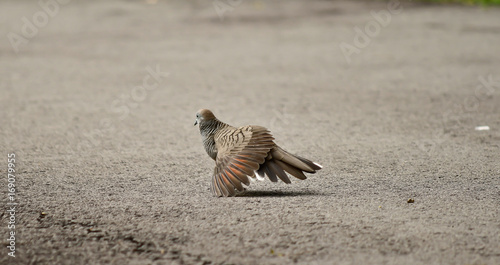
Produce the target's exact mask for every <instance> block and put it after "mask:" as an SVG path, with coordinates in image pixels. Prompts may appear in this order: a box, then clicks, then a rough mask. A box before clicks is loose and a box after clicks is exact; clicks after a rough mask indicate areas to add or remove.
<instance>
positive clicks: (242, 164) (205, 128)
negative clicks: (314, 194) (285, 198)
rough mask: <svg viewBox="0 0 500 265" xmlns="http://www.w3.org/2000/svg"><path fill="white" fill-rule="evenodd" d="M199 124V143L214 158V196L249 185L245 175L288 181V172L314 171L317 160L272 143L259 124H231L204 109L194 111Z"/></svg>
mask: <svg viewBox="0 0 500 265" xmlns="http://www.w3.org/2000/svg"><path fill="white" fill-rule="evenodd" d="M197 124H198V125H199V128H200V134H201V138H202V140H203V146H204V147H205V151H206V152H207V153H208V155H209V156H210V157H211V158H212V159H213V160H215V169H214V174H213V176H212V182H211V185H210V187H211V190H212V192H213V193H214V194H215V195H216V196H218V197H221V196H225V197H227V196H234V195H236V192H237V191H243V190H244V188H243V185H242V183H243V184H245V185H247V186H248V185H250V181H249V178H248V177H251V178H253V179H255V177H257V178H258V179H264V176H265V175H267V177H268V178H269V179H270V180H271V181H272V182H277V181H278V178H279V179H281V180H282V181H283V182H285V183H287V184H289V183H291V181H290V179H289V178H288V176H287V174H286V173H285V171H286V172H288V173H289V174H291V175H292V176H294V177H296V178H298V179H306V176H305V175H304V173H303V172H307V173H316V171H317V170H320V169H321V168H322V166H321V165H319V164H318V163H315V162H312V161H310V160H308V159H305V158H302V157H300V156H296V155H292V154H290V153H288V152H287V151H285V150H283V149H282V148H281V147H279V146H278V145H276V144H275V143H274V142H273V140H274V138H273V136H272V135H271V133H270V132H269V130H267V129H266V128H264V127H262V126H255V125H248V126H243V127H239V128H236V127H233V126H231V125H228V124H226V123H224V122H222V121H220V120H218V119H217V118H216V117H215V116H214V114H213V113H212V112H211V111H210V110H208V109H201V110H199V111H198V113H196V121H195V123H194V125H195V126H196V125H197Z"/></svg>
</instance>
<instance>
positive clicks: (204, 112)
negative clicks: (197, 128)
mask: <svg viewBox="0 0 500 265" xmlns="http://www.w3.org/2000/svg"><path fill="white" fill-rule="evenodd" d="M210 120H215V115H214V114H213V113H212V112H211V111H210V110H208V109H201V110H199V111H198V112H197V113H196V121H195V122H194V125H197V124H201V123H202V122H205V121H210Z"/></svg>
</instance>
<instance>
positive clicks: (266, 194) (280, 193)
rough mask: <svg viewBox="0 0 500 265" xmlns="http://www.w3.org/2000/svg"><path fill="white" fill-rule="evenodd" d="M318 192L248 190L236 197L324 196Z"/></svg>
mask: <svg viewBox="0 0 500 265" xmlns="http://www.w3.org/2000/svg"><path fill="white" fill-rule="evenodd" d="M323 195H326V194H324V193H321V192H317V191H310V190H303V191H277V190H273V191H271V190H251V191H250V190H247V191H243V192H241V193H239V194H237V195H236V197H297V196H323Z"/></svg>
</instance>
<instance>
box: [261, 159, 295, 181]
mask: <svg viewBox="0 0 500 265" xmlns="http://www.w3.org/2000/svg"><path fill="white" fill-rule="evenodd" d="M276 162H277V161H276ZM267 164H268V167H269V168H270V169H271V170H272V171H273V172H274V174H276V175H277V176H278V177H279V178H280V179H281V180H283V182H285V183H287V184H290V183H292V182H291V181H290V179H289V178H288V176H287V175H286V173H285V171H283V168H281V167H280V166H279V165H278V164H277V163H275V161H274V160H269V161H268V162H267Z"/></svg>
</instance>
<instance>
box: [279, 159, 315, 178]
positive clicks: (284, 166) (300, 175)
mask: <svg viewBox="0 0 500 265" xmlns="http://www.w3.org/2000/svg"><path fill="white" fill-rule="evenodd" d="M276 164H278V166H280V167H281V168H282V169H284V170H285V171H286V172H288V173H290V174H291V175H292V176H294V177H296V178H298V179H302V180H304V179H306V178H307V177H306V175H304V173H302V171H301V170H300V169H297V168H296V167H294V166H291V165H289V164H287V163H284V162H281V161H279V160H276Z"/></svg>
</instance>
